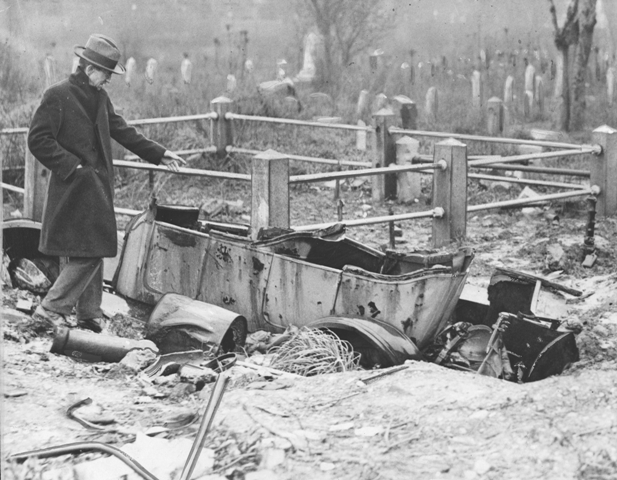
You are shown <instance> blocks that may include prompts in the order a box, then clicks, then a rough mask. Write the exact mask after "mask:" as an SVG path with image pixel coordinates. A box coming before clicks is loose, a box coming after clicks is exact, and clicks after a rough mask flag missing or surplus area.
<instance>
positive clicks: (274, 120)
mask: <svg viewBox="0 0 617 480" xmlns="http://www.w3.org/2000/svg"><path fill="white" fill-rule="evenodd" d="M225 119H226V120H251V121H254V122H267V123H279V124H283V125H303V126H305V127H321V128H331V129H337V130H360V131H365V132H370V131H371V130H372V129H373V127H371V126H366V127H359V126H358V125H346V124H341V123H325V122H308V121H305V120H292V119H289V118H275V117H260V116H258V115H242V114H240V113H232V112H228V113H226V114H225Z"/></svg>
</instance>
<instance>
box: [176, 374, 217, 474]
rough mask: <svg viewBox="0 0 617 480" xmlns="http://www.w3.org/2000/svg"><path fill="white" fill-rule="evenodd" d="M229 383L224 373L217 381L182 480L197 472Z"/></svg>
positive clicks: (183, 471)
mask: <svg viewBox="0 0 617 480" xmlns="http://www.w3.org/2000/svg"><path fill="white" fill-rule="evenodd" d="M228 381H229V377H227V375H225V374H223V373H222V374H220V375H219V376H218V378H217V379H216V383H215V384H214V388H213V389H212V394H211V395H210V399H209V400H208V405H207V406H206V411H205V412H204V416H203V418H202V420H201V424H200V425H199V430H198V431H197V435H196V436H195V441H194V442H193V446H192V447H191V451H190V452H189V456H188V457H187V459H186V463H185V465H184V468H183V469H182V473H181V474H180V480H189V478H191V475H192V473H193V470H195V465H197V461H198V460H199V455H200V454H201V450H202V449H203V446H204V442H205V441H206V435H208V431H209V430H210V426H211V425H212V421H213V420H214V415H215V414H216V411H217V410H218V408H219V405H220V404H221V400H222V399H223V394H224V393H225V387H226V386H227V382H228Z"/></svg>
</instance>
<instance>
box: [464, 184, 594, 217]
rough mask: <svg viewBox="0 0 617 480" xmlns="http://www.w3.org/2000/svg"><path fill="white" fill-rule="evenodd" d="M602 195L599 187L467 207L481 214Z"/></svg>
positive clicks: (468, 210)
mask: <svg viewBox="0 0 617 480" xmlns="http://www.w3.org/2000/svg"><path fill="white" fill-rule="evenodd" d="M599 193H600V189H599V187H597V186H595V185H594V186H593V187H591V188H586V189H584V190H579V191H576V192H561V193H552V194H550V195H541V196H539V197H534V198H517V199H516V200H505V201H502V202H491V203H483V204H481V205H470V206H469V207H467V212H479V211H482V210H491V209H493V208H502V207H514V206H519V205H520V206H522V205H535V204H538V203H540V202H546V201H548V200H561V199H564V198H574V197H583V196H585V195H598V194H599Z"/></svg>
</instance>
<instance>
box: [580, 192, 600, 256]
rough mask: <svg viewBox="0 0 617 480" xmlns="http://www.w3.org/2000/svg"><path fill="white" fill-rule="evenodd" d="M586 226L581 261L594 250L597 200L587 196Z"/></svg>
mask: <svg viewBox="0 0 617 480" xmlns="http://www.w3.org/2000/svg"><path fill="white" fill-rule="evenodd" d="M586 200H587V225H586V227H585V240H584V242H583V260H584V259H585V257H586V256H587V255H591V254H592V253H593V252H594V251H595V249H596V246H595V227H596V204H597V202H598V199H597V198H596V197H595V196H593V195H589V196H588V197H587V198H586Z"/></svg>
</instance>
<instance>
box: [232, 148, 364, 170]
mask: <svg viewBox="0 0 617 480" xmlns="http://www.w3.org/2000/svg"><path fill="white" fill-rule="evenodd" d="M227 152H228V153H244V154H247V155H259V154H260V153H263V151H262V150H251V149H249V148H240V147H232V146H228V147H227ZM278 153H280V152H278ZM281 155H285V156H286V157H287V158H289V159H290V160H299V161H302V162H312V163H323V164H325V165H337V166H338V165H344V166H347V167H365V168H368V167H370V166H371V165H372V163H371V162H354V161H351V160H336V159H333V158H318V157H307V156H305V155H292V154H289V153H281Z"/></svg>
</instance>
